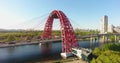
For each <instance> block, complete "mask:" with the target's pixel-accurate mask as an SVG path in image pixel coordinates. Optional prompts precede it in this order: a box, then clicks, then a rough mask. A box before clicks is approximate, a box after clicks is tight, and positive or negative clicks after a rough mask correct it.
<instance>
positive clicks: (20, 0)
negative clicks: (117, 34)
mask: <svg viewBox="0 0 120 63" xmlns="http://www.w3.org/2000/svg"><path fill="white" fill-rule="evenodd" d="M68 3H69V4H68ZM119 3H120V1H119V0H114V1H109V0H100V1H95V0H92V1H87V0H84V1H64V0H61V1H49V0H39V1H38V0H35V1H33V0H29V1H28V0H26V1H24V0H16V1H15V0H14V1H13V0H12V1H11V0H0V22H1V23H0V29H32V28H35V29H43V28H44V23H45V22H46V19H47V17H48V16H49V13H50V12H51V11H53V10H54V9H58V10H61V11H63V12H64V13H65V14H66V16H67V17H68V18H69V20H70V22H71V24H72V26H73V28H74V29H76V28H79V29H98V30H100V19H101V18H102V16H104V15H107V16H108V22H109V24H113V25H114V26H119V25H120V24H119V23H120V19H119V16H120V8H119V7H118V6H120V4H119ZM33 19H34V20H33ZM53 24H54V25H53V29H59V28H60V24H59V21H58V20H56V21H54V23H53ZM58 25H59V26H58Z"/></svg>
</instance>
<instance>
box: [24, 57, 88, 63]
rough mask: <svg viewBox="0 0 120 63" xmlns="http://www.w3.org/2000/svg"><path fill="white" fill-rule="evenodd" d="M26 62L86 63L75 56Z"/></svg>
mask: <svg viewBox="0 0 120 63" xmlns="http://www.w3.org/2000/svg"><path fill="white" fill-rule="evenodd" d="M26 63H87V62H86V61H83V60H82V59H78V58H77V57H70V58H67V59H62V58H61V59H56V60H51V59H49V60H44V61H40V62H39V61H37V62H26Z"/></svg>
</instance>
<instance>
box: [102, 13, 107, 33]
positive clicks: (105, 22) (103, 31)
mask: <svg viewBox="0 0 120 63" xmlns="http://www.w3.org/2000/svg"><path fill="white" fill-rule="evenodd" d="M107 32H108V16H107V15H104V16H103V17H102V19H101V33H102V34H104V33H107Z"/></svg>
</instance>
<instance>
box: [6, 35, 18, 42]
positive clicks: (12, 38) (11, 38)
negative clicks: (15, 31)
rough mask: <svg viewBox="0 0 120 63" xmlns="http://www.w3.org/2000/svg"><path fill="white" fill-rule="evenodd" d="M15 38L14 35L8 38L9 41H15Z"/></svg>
mask: <svg viewBox="0 0 120 63" xmlns="http://www.w3.org/2000/svg"><path fill="white" fill-rule="evenodd" d="M15 40H16V39H15V36H13V35H9V36H8V38H7V41H15Z"/></svg>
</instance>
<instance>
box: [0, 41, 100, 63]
mask: <svg viewBox="0 0 120 63" xmlns="http://www.w3.org/2000/svg"><path fill="white" fill-rule="evenodd" d="M79 45H80V47H84V48H94V47H93V46H95V47H96V46H99V44H98V43H93V44H91V43H90V42H89V41H81V42H79ZM43 48H46V47H44V46H39V45H38V44H33V45H24V46H15V47H8V48H0V63H25V62H29V61H36V60H39V61H44V60H46V59H49V58H53V59H54V58H55V59H56V58H57V57H59V58H60V53H61V52H62V45H61V42H56V43H51V44H50V45H49V46H47V48H48V51H47V52H48V53H44V51H43ZM49 56H50V57H49Z"/></svg>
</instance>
